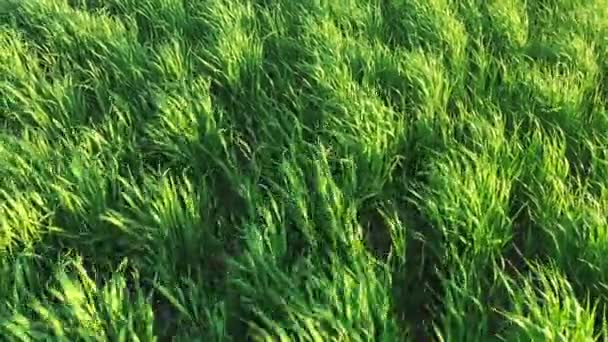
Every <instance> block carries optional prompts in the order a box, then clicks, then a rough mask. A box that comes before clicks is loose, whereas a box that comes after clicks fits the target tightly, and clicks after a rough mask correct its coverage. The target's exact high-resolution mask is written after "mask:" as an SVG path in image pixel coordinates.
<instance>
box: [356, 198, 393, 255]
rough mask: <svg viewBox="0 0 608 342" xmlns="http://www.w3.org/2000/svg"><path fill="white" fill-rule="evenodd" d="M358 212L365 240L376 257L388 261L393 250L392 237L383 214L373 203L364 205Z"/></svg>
mask: <svg viewBox="0 0 608 342" xmlns="http://www.w3.org/2000/svg"><path fill="white" fill-rule="evenodd" d="M364 208H365V209H363V210H362V211H360V212H359V213H358V216H359V217H358V220H359V224H360V225H361V227H362V228H363V234H364V237H365V242H366V245H367V247H368V249H369V250H371V251H372V253H373V254H374V255H375V257H376V258H378V259H380V260H384V261H386V260H387V258H388V256H389V253H390V251H391V246H392V239H391V235H390V231H389V228H388V227H387V225H386V222H385V219H384V218H383V217H382V214H381V213H380V212H379V211H378V209H377V208H375V207H374V206H373V205H371V206H370V205H368V206H364Z"/></svg>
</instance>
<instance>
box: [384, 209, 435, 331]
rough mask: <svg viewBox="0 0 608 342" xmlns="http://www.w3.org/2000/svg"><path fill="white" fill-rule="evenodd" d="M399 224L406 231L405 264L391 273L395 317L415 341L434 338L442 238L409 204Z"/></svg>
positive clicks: (402, 213) (403, 211) (402, 212)
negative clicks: (409, 331)
mask: <svg viewBox="0 0 608 342" xmlns="http://www.w3.org/2000/svg"><path fill="white" fill-rule="evenodd" d="M400 215H401V216H402V218H401V219H402V221H403V222H404V223H405V225H406V226H407V227H408V230H407V247H406V250H407V252H406V264H405V265H404V266H402V267H399V268H395V269H393V271H392V272H393V275H392V278H393V284H394V287H393V298H394V299H395V300H394V308H393V310H394V311H395V314H396V317H397V318H398V319H399V320H400V321H403V322H406V323H407V324H408V325H409V326H410V327H411V335H412V336H413V339H414V340H415V341H429V340H431V339H432V337H433V335H434V334H433V331H432V329H433V326H432V325H433V322H434V321H435V320H436V319H438V316H437V312H436V311H435V308H436V307H437V306H439V305H440V303H441V298H440V296H439V293H440V290H441V279H440V277H439V273H438V270H439V269H440V265H441V263H442V261H441V253H440V251H441V249H442V248H443V247H442V246H441V245H442V242H441V241H442V240H443V237H442V236H441V235H440V234H439V232H438V231H437V230H436V229H434V228H433V227H432V225H431V224H430V223H429V222H428V221H427V220H426V219H425V218H424V217H423V216H422V214H421V213H420V212H419V211H418V210H417V209H416V208H414V206H412V205H411V204H404V208H403V210H402V211H401V213H400Z"/></svg>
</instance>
